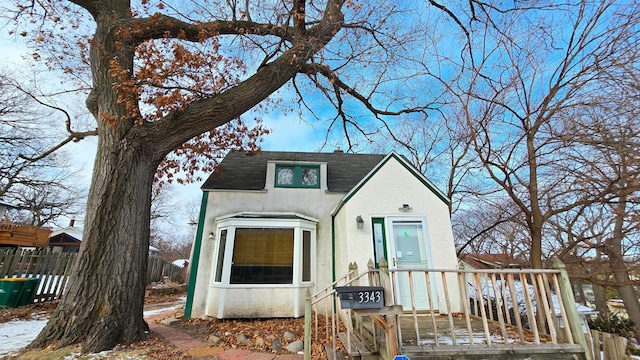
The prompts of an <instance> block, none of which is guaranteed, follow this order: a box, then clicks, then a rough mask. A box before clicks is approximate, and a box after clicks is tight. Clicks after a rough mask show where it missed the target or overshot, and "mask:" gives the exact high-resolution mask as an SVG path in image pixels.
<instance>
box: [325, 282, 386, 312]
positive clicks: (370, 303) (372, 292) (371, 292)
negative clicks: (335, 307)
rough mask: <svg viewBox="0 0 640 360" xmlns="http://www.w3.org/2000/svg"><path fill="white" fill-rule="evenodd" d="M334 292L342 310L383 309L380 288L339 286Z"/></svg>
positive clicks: (382, 291) (381, 289)
mask: <svg viewBox="0 0 640 360" xmlns="http://www.w3.org/2000/svg"><path fill="white" fill-rule="evenodd" d="M336 292H337V293H338V297H339V298H340V306H341V307H342V308H343V309H370V308H381V307H384V289H383V288H382V287H380V286H340V287H336Z"/></svg>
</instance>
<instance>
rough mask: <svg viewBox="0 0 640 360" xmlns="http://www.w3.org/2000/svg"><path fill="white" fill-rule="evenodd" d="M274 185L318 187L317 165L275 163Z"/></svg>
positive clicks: (318, 169)
mask: <svg viewBox="0 0 640 360" xmlns="http://www.w3.org/2000/svg"><path fill="white" fill-rule="evenodd" d="M275 178H276V184H275V185H276V187H285V188H286V187H288V188H315V189H318V188H320V166H319V165H285V164H276V176H275Z"/></svg>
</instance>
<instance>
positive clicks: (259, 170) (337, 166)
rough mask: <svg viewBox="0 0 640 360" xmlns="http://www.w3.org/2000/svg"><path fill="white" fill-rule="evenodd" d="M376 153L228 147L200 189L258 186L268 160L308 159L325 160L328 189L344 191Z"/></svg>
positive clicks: (375, 162)
mask: <svg viewBox="0 0 640 360" xmlns="http://www.w3.org/2000/svg"><path fill="white" fill-rule="evenodd" d="M384 157H385V155H378V154H347V153H341V152H333V153H311V152H282V151H262V152H260V153H246V152H240V151H232V152H230V153H229V154H227V156H226V157H225V158H224V159H223V160H222V162H221V163H220V165H219V167H218V169H216V171H214V172H213V174H211V176H209V178H208V179H207V180H206V181H205V182H204V184H203V185H202V189H203V190H215V189H219V190H222V189H224V190H262V189H264V187H265V180H266V174H267V162H268V161H308V162H316V163H325V162H326V163H327V187H328V188H329V191H334V192H345V193H346V192H348V191H349V190H351V189H352V188H353V187H354V186H355V185H356V184H357V183H358V182H359V181H360V180H362V178H364V177H365V176H366V175H367V174H368V173H369V171H371V170H372V169H373V168H374V167H375V166H376V165H378V163H380V162H381V161H382V160H383V159H384Z"/></svg>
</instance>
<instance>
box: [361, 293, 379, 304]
mask: <svg viewBox="0 0 640 360" xmlns="http://www.w3.org/2000/svg"><path fill="white" fill-rule="evenodd" d="M381 300H382V291H358V303H360V304H367V303H379V302H380V301H381Z"/></svg>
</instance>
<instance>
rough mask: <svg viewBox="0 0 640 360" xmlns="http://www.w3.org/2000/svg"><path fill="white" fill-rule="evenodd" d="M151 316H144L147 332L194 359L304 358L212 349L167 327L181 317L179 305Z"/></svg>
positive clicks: (264, 359)
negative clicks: (154, 334)
mask: <svg viewBox="0 0 640 360" xmlns="http://www.w3.org/2000/svg"><path fill="white" fill-rule="evenodd" d="M149 312H150V313H151V312H153V314H149V315H145V317H144V319H145V320H146V321H147V323H148V324H149V330H150V331H151V332H153V333H156V334H158V335H159V336H161V337H162V338H163V339H165V340H166V341H168V342H170V343H171V344H172V345H173V346H175V347H176V348H178V349H180V350H182V351H184V352H186V353H187V354H188V355H189V356H191V357H192V358H194V359H217V360H274V359H277V360H302V359H303V358H304V357H303V356H302V355H299V354H287V355H275V354H269V353H265V352H256V351H249V350H240V349H228V350H225V349H224V348H222V347H212V346H210V345H209V344H207V343H206V342H203V341H200V340H197V339H194V338H193V337H192V336H191V335H189V334H187V333H186V332H184V331H181V330H179V329H176V328H173V327H171V326H169V325H166V324H170V323H171V322H172V321H177V320H176V318H177V317H179V316H181V315H182V312H183V310H182V309H181V306H180V305H179V304H176V305H175V307H173V308H168V309H167V310H166V311H163V309H162V308H159V309H158V310H157V312H156V311H153V310H152V311H149Z"/></svg>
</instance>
